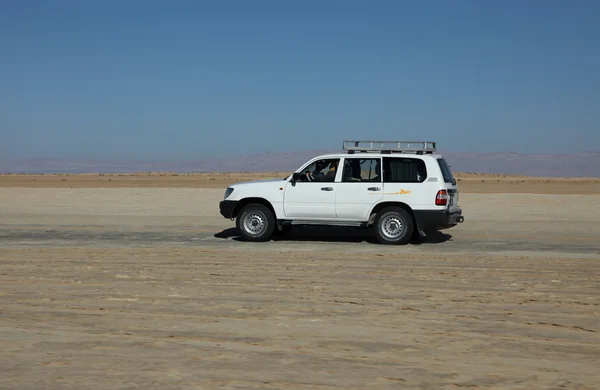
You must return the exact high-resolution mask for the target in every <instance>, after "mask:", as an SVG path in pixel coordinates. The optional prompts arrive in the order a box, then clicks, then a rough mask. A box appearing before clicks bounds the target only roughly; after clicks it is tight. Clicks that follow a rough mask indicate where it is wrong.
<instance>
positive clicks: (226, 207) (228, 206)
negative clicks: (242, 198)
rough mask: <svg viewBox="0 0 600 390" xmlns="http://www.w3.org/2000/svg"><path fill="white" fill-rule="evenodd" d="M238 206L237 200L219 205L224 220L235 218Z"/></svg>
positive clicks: (223, 201)
mask: <svg viewBox="0 0 600 390" xmlns="http://www.w3.org/2000/svg"><path fill="white" fill-rule="evenodd" d="M237 204H238V201H237V200H222V201H221V202H220V203H219V212H220V213H221V215H222V216H223V217H224V218H228V219H231V218H235V207H236V206H237Z"/></svg>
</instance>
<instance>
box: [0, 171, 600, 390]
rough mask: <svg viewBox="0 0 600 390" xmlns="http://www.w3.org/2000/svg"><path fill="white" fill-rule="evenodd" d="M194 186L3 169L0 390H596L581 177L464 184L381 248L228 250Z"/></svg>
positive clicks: (245, 246)
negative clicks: (417, 231) (456, 201)
mask: <svg viewBox="0 0 600 390" xmlns="http://www.w3.org/2000/svg"><path fill="white" fill-rule="evenodd" d="M199 176H202V175H186V176H167V175H165V176H160V175H139V176H135V177H131V176H129V177H128V176H118V175H117V176H110V177H108V179H111V181H110V182H108V181H106V182H105V181H103V180H108V179H107V178H106V176H97V175H87V176H85V175H77V176H74V175H69V176H59V175H56V176H47V177H46V176H29V175H25V176H0V187H2V188H0V343H1V344H0V345H1V347H2V348H1V349H0V372H1V373H2V375H0V388H1V389H92V390H96V389H134V388H135V389H139V388H144V389H212V388H223V389H250V388H263V389H271V388H273V389H282V388H283V389H388V388H390V389H391V388H396V389H457V388H472V389H556V390H558V389H598V388H600V374H599V373H598V367H600V336H599V332H600V276H599V275H600V228H599V227H598V221H599V220H600V191H598V182H596V181H594V180H589V179H586V180H583V179H581V180H566V179H564V180H560V179H554V181H553V182H552V183H550V182H544V180H549V179H528V178H516V177H490V176H485V177H483V178H482V177H481V176H476V175H472V176H469V175H465V176H464V177H461V179H462V180H461V182H460V183H459V184H461V191H462V195H461V206H462V207H463V209H464V212H465V216H466V221H465V223H464V224H462V225H460V226H458V227H456V228H454V229H451V230H448V231H446V232H445V233H446V234H440V235H438V236H436V237H432V238H429V239H427V240H422V241H416V242H413V243H410V244H408V245H406V246H402V247H387V246H381V245H377V244H374V243H372V242H371V240H370V239H369V236H368V234H366V233H365V232H363V231H360V230H354V229H339V230H338V229H323V228H320V229H319V228H310V229H309V228H297V229H295V230H294V231H292V233H290V234H289V235H288V236H285V237H282V238H278V239H276V240H273V241H270V242H267V243H260V244H252V243H246V242H242V241H239V239H238V238H237V233H236V231H235V229H233V226H234V224H233V222H232V221H229V220H225V219H223V218H221V217H220V215H219V213H218V201H219V200H220V199H221V198H222V195H223V186H222V185H223V184H226V183H227V182H229V181H235V180H238V179H239V178H242V179H244V180H245V179H248V178H251V175H250V174H246V175H244V174H237V175H236V174H232V176H230V177H229V178H223V176H222V175H221V176H219V175H216V174H213V176H212V177H213V178H215V180H211V176H210V175H209V174H206V175H203V176H202V177H199ZM204 176H206V177H204ZM267 176H268V175H267ZM182 177H183V179H182ZM140 178H141V179H140ZM33 179H36V180H33ZM62 179H66V180H64V181H63V180H62ZM98 179H100V180H98ZM481 180H484V182H483V183H482V182H481ZM493 180H500V181H501V182H500V184H497V183H499V182H498V181H496V182H494V181H493ZM34 181H35V182H37V183H35V184H32V182H34ZM92 182H94V183H93V185H92V184H91V183H92ZM96 182H98V183H96ZM142 182H143V183H142ZM211 182H212V183H211ZM215 182H216V183H215ZM502 182H505V183H502ZM463 184H464V186H463ZM469 184H470V186H469ZM502 184H507V185H506V186H504V187H502ZM508 184H510V185H508ZM550 184H553V185H550ZM486 185H487V187H486ZM560 186H563V187H560ZM160 187H164V188H160ZM561 191H562V192H561Z"/></svg>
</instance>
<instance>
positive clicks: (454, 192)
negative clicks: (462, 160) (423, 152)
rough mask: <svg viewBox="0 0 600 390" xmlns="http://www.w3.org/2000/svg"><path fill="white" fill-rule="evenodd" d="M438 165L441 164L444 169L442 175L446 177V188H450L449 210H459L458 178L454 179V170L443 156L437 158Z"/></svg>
mask: <svg viewBox="0 0 600 390" xmlns="http://www.w3.org/2000/svg"><path fill="white" fill-rule="evenodd" d="M437 162H438V165H439V166H440V170H441V171H442V176H443V178H444V184H445V188H446V189H447V190H448V196H449V199H448V210H449V211H450V212H454V211H457V210H458V208H459V207H458V197H459V194H458V185H457V184H456V179H454V175H453V174H452V170H451V169H450V165H449V164H448V162H447V161H446V160H445V159H444V158H443V157H438V158H437Z"/></svg>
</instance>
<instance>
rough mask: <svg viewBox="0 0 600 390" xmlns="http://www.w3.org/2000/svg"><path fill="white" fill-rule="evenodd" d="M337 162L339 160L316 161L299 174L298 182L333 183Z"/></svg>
mask: <svg viewBox="0 0 600 390" xmlns="http://www.w3.org/2000/svg"><path fill="white" fill-rule="evenodd" d="M339 162H340V159H339V158H332V159H323V160H317V161H315V162H313V163H312V164H310V165H309V166H307V167H306V168H304V169H303V170H302V172H300V177H299V179H298V181H306V182H315V181H316V182H324V181H334V180H335V175H336V173H337V167H338V165H339Z"/></svg>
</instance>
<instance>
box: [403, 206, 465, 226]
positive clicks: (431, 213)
mask: <svg viewBox="0 0 600 390" xmlns="http://www.w3.org/2000/svg"><path fill="white" fill-rule="evenodd" d="M414 214H415V219H416V220H417V226H418V227H419V229H422V230H425V229H435V230H444V229H449V228H451V227H454V226H456V225H458V224H459V223H462V222H464V220H465V217H464V216H463V215H462V209H458V210H457V211H455V212H453V213H450V212H448V211H446V210H415V211H414Z"/></svg>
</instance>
